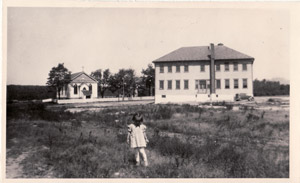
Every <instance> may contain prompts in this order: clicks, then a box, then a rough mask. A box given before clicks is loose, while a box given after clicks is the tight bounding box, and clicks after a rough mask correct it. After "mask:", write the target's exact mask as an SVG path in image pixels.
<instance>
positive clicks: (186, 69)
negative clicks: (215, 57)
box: [159, 62, 247, 73]
mask: <svg viewBox="0 0 300 183" xmlns="http://www.w3.org/2000/svg"><path fill="white" fill-rule="evenodd" d="M238 65H239V64H238V62H233V71H238V70H239V66H238ZM164 68H165V67H164V66H163V65H160V66H159V72H160V73H164ZM167 68H168V73H172V68H173V67H172V65H168V66H167ZM215 70H216V71H221V64H216V67H215ZM242 70H243V71H247V64H246V63H243V64H242ZM175 71H176V72H180V65H176V70H175ZM224 71H230V70H229V62H225V64H224ZM184 72H189V65H184ZM200 72H205V65H204V64H201V65H200Z"/></svg>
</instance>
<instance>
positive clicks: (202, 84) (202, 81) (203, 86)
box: [200, 80, 206, 89]
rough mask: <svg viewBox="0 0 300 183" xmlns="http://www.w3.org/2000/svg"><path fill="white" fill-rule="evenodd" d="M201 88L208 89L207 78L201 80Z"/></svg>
mask: <svg viewBox="0 0 300 183" xmlns="http://www.w3.org/2000/svg"><path fill="white" fill-rule="evenodd" d="M200 89H206V80H200Z"/></svg>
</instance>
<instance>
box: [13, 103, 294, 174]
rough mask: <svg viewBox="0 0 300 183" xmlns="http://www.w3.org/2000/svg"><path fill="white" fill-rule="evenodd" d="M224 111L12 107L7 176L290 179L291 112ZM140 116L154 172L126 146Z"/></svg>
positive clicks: (149, 106) (175, 107)
mask: <svg viewBox="0 0 300 183" xmlns="http://www.w3.org/2000/svg"><path fill="white" fill-rule="evenodd" d="M225 106H226V107H227V109H205V108H199V107H196V106H191V105H154V104H147V105H137V106H134V105H131V106H117V107H110V108H103V109H101V110H96V111H95V110H85V111H81V112H74V113H72V112H69V111H68V110H67V108H66V107H63V106H57V105H53V104H49V105H45V104H40V103H22V104H15V103H12V104H8V106H7V168H8V169H9V168H11V166H13V165H14V166H16V164H18V165H19V167H18V168H19V169H20V168H21V170H18V171H19V172H17V173H16V174H13V173H8V171H7V177H25V178H26V177H28V178H29V177H30V178H37V177H56V178H112V177H114V178H120V177H121V178H123V177H127V178H148V177H149V178H179V177H180V178H192V177H193V178H226V177H232V178H244V177H247V178H253V177H256V178H273V177H276V178H277V177H285V178H287V177H289V111H286V110H256V109H253V108H250V107H244V108H242V109H241V110H237V111H235V110H232V106H231V105H226V104H225ZM137 111H139V112H141V113H143V114H144V117H145V125H146V126H147V127H148V131H147V134H148V138H149V140H150V143H149V144H148V147H147V149H146V153H147V155H148V159H149V163H150V166H149V167H147V168H145V167H136V166H135V162H134V154H133V151H132V150H131V149H130V148H129V147H128V145H127V144H126V136H127V134H126V133H127V131H126V130H127V124H129V123H130V122H131V120H130V119H131V116H132V113H134V112H137ZM16 161H17V162H16ZM15 171H17V169H15Z"/></svg>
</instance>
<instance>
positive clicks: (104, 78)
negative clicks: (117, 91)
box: [91, 69, 111, 98]
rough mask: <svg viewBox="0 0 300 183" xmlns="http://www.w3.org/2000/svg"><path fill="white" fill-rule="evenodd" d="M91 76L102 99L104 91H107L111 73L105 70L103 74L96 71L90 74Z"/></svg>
mask: <svg viewBox="0 0 300 183" xmlns="http://www.w3.org/2000/svg"><path fill="white" fill-rule="evenodd" d="M91 76H92V77H94V78H95V79H96V80H97V81H98V92H99V93H100V95H101V97H102V98H103V97H104V93H105V91H106V90H107V89H109V84H110V77H111V73H110V71H109V69H105V70H104V71H103V72H102V70H101V69H98V70H96V71H95V72H92V73H91Z"/></svg>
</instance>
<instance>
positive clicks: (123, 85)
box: [123, 78, 125, 101]
mask: <svg viewBox="0 0 300 183" xmlns="http://www.w3.org/2000/svg"><path fill="white" fill-rule="evenodd" d="M124 95H125V90H124V78H123V101H124Z"/></svg>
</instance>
